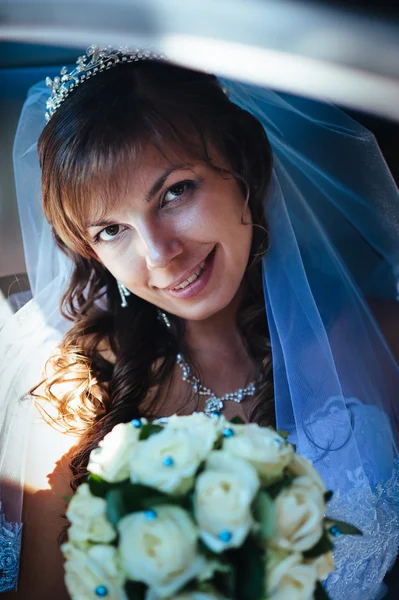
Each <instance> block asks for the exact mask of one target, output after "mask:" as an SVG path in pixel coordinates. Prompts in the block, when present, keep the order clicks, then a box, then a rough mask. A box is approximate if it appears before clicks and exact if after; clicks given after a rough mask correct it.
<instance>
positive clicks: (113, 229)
mask: <svg viewBox="0 0 399 600" xmlns="http://www.w3.org/2000/svg"><path fill="white" fill-rule="evenodd" d="M120 230H121V226H120V225H109V226H108V227H106V228H105V229H103V230H102V231H100V232H99V233H97V235H96V236H95V238H94V241H95V242H98V241H99V240H101V241H102V242H109V241H111V240H113V239H115V238H116V237H117V235H118V234H119V233H120Z"/></svg>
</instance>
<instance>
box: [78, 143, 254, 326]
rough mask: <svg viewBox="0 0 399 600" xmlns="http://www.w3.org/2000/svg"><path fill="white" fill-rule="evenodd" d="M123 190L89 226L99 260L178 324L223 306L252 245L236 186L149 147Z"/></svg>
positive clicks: (207, 169) (202, 167)
mask: <svg viewBox="0 0 399 600" xmlns="http://www.w3.org/2000/svg"><path fill="white" fill-rule="evenodd" d="M173 156H175V155H174V154H173ZM215 158H216V160H214V164H217V165H218V166H219V165H220V166H222V167H226V166H227V165H225V164H224V163H223V161H218V160H217V158H218V157H214V159H215ZM188 164H189V166H188ZM127 190H128V191H127V193H126V194H125V196H124V197H123V198H118V202H116V203H115V207H114V208H113V209H112V211H111V212H109V213H108V214H106V215H105V217H104V218H103V217H101V221H97V219H96V217H95V216H94V217H93V218H92V219H91V222H90V224H89V226H88V228H87V234H88V238H89V242H90V245H91V248H92V250H93V251H94V252H95V255H96V257H97V258H98V260H99V261H101V263H102V264H103V265H104V266H105V267H106V268H107V269H108V270H109V271H110V272H111V273H112V275H114V277H115V278H116V279H117V280H119V281H120V282H121V283H123V284H124V285H125V286H126V287H127V288H128V289H129V290H130V291H131V292H132V293H133V294H136V295H137V296H140V297H141V298H143V299H144V300H147V301H148V302H151V303H152V304H155V305H156V306H158V307H159V308H161V309H163V310H165V311H167V312H169V313H172V314H175V315H177V316H179V317H181V318H183V319H190V320H202V319H207V318H209V317H211V316H212V315H214V314H216V313H217V312H219V311H221V310H223V309H224V308H225V307H226V306H228V305H229V304H230V302H231V301H232V300H233V299H234V297H235V296H236V294H237V291H238V289H239V287H240V284H241V281H242V279H243V276H244V273H245V269H246V266H247V263H248V259H249V253H250V248H251V242H252V227H251V225H250V223H251V215H250V211H249V209H248V208H247V209H246V211H245V212H244V213H243V209H244V205H245V198H244V196H243V193H242V191H241V190H240V187H239V185H238V184H237V180H236V179H235V178H234V177H230V176H226V175H221V174H219V173H218V172H216V171H215V170H214V169H212V168H211V167H209V166H207V165H205V164H203V163H198V164H193V160H192V159H191V161H190V160H189V159H187V160H185V157H184V156H183V157H182V161H181V162H180V163H179V162H178V160H175V161H174V163H173V164H172V163H170V162H168V160H167V159H166V158H165V157H164V156H163V155H162V154H161V153H160V152H159V151H158V150H157V149H156V148H155V147H154V146H152V145H148V146H147V147H146V149H145V150H144V152H143V153H142V155H141V158H140V162H139V164H137V165H135V168H134V173H133V175H132V181H131V183H130V184H129V185H128V187H127ZM248 224H249V225H248Z"/></svg>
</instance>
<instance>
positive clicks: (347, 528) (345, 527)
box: [325, 517, 363, 535]
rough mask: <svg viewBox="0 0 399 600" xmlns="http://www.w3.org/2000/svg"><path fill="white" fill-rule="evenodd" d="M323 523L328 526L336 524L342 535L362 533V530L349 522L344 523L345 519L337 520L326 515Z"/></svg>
mask: <svg viewBox="0 0 399 600" xmlns="http://www.w3.org/2000/svg"><path fill="white" fill-rule="evenodd" d="M325 523H326V525H327V527H328V528H330V527H334V525H337V526H338V527H339V530H340V532H341V533H342V534H343V535H363V532H362V531H361V530H360V529H358V528H357V527H355V526H354V525H351V524H350V523H345V521H337V519H329V518H328V517H327V518H326V519H325Z"/></svg>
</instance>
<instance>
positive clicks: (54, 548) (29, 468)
mask: <svg viewBox="0 0 399 600" xmlns="http://www.w3.org/2000/svg"><path fill="white" fill-rule="evenodd" d="M77 441H78V440H77V438H76V437H73V436H71V435H66V434H65V433H61V432H59V431H57V430H56V429H55V428H54V427H52V426H51V425H50V424H49V423H47V422H46V421H45V420H44V419H43V416H42V413H41V412H40V411H39V410H38V409H37V408H35V409H34V419H33V423H32V426H31V431H30V437H29V442H28V455H27V463H26V477H25V491H24V504H23V523H24V525H23V538H22V556H21V568H20V581H19V589H18V592H17V594H13V597H15V598H21V599H26V600H28V599H29V600H31V599H32V598H40V599H41V600H47V599H49V600H50V599H53V598H57V599H60V600H63V599H64V598H65V599H66V598H68V597H69V596H68V594H67V592H66V589H65V587H64V583H63V559H62V553H61V550H60V545H59V536H60V534H61V532H62V530H63V528H64V527H65V526H66V524H67V521H66V518H65V516H64V515H65V510H66V500H65V497H67V496H70V495H71V488H70V480H71V472H70V468H69V455H70V451H71V448H72V447H73V446H74V445H75V444H76V442H77Z"/></svg>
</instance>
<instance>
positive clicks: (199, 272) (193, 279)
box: [172, 261, 205, 290]
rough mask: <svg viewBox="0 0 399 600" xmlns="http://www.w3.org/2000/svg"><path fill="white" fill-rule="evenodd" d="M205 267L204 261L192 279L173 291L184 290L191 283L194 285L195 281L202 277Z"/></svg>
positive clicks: (188, 279) (186, 280)
mask: <svg viewBox="0 0 399 600" xmlns="http://www.w3.org/2000/svg"><path fill="white" fill-rule="evenodd" d="M204 267H205V261H203V262H202V263H201V264H200V266H199V267H198V269H197V270H196V271H195V272H194V273H193V274H192V275H190V277H188V278H187V279H185V280H184V281H183V282H182V283H180V284H179V285H177V286H176V287H174V288H172V289H174V290H182V289H184V288H185V287H187V286H188V285H190V283H192V282H193V281H195V280H196V279H198V277H199V276H200V275H201V272H202V271H203V269H204Z"/></svg>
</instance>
